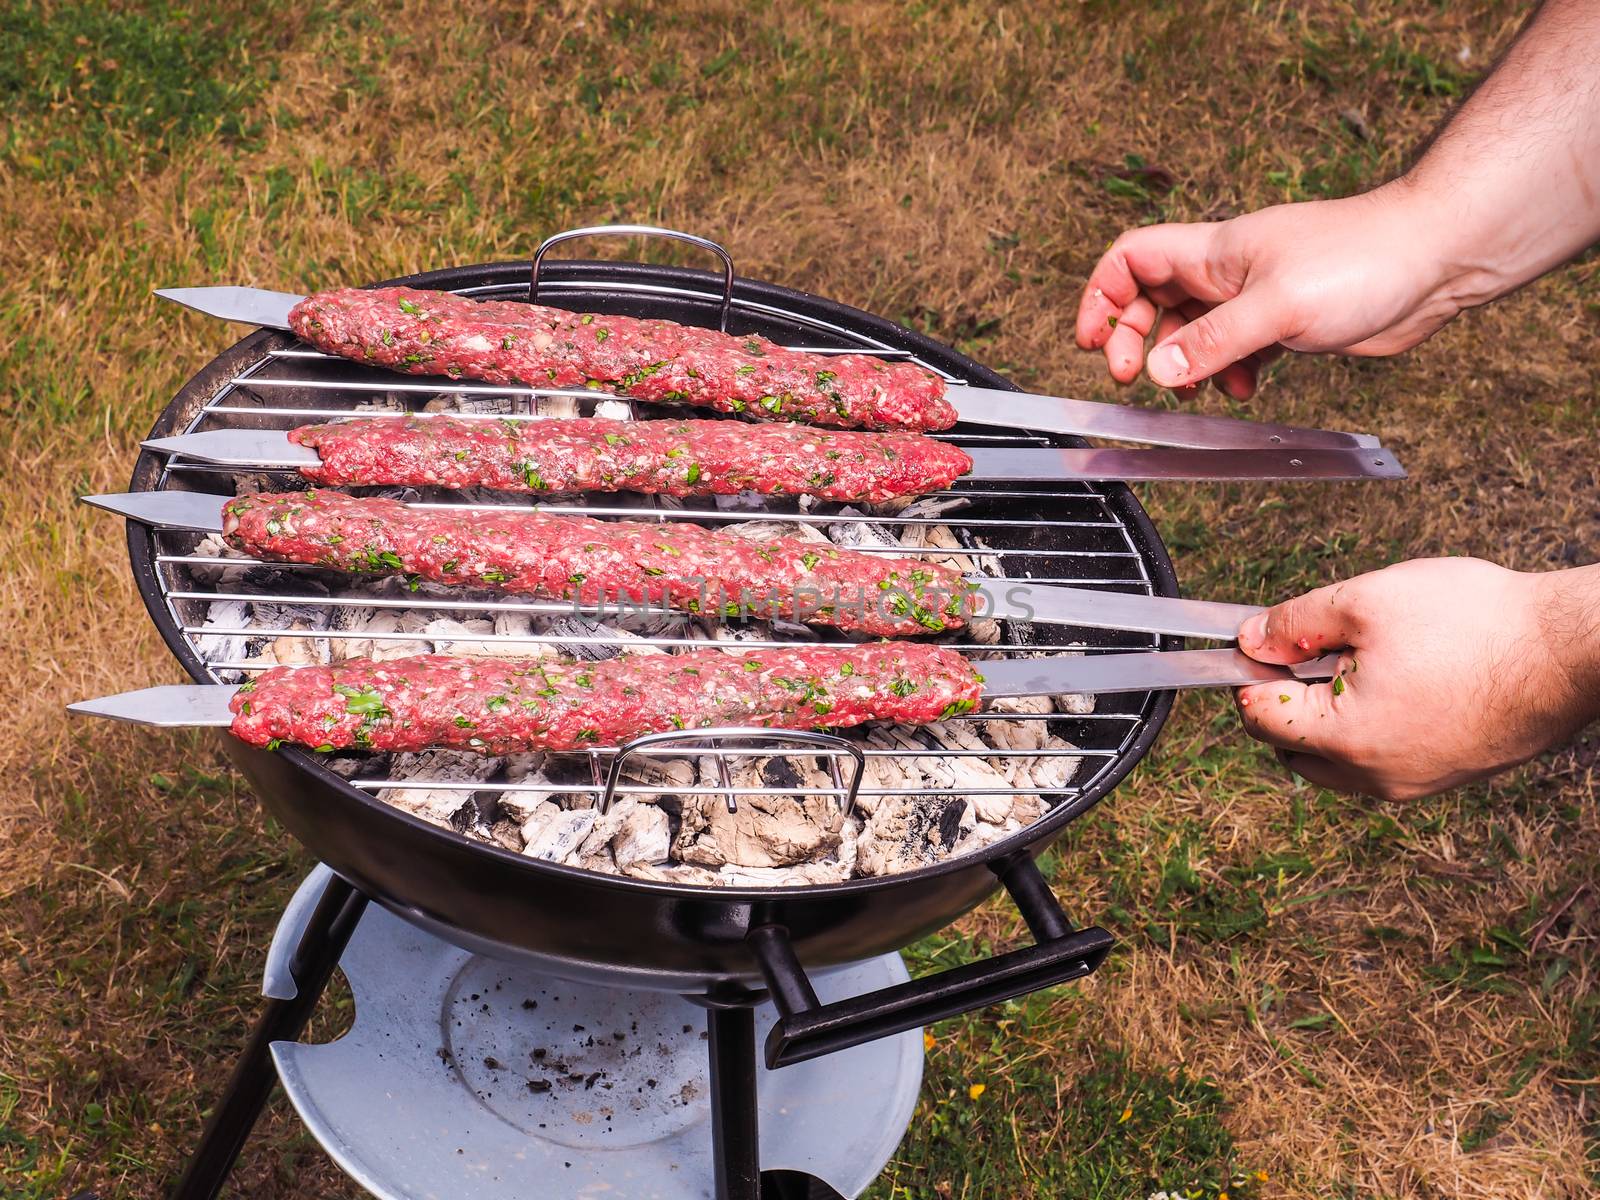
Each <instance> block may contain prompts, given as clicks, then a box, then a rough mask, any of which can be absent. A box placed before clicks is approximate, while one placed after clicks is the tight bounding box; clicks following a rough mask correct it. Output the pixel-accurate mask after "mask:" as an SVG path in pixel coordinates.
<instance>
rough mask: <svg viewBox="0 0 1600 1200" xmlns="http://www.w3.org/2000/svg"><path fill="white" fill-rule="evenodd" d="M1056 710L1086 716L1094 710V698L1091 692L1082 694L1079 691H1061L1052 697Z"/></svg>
mask: <svg viewBox="0 0 1600 1200" xmlns="http://www.w3.org/2000/svg"><path fill="white" fill-rule="evenodd" d="M1053 699H1054V700H1055V703H1056V711H1058V712H1064V713H1071V714H1072V715H1073V716H1078V717H1086V716H1088V715H1089V714H1090V713H1092V712H1094V703H1095V698H1094V696H1093V695H1092V694H1090V695H1084V694H1083V693H1081V692H1062V693H1061V694H1060V695H1058V696H1055V697H1053Z"/></svg>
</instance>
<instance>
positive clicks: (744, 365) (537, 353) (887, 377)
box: [289, 287, 956, 431]
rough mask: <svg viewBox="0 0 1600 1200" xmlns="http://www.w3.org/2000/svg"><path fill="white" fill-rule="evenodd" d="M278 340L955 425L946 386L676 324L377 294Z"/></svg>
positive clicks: (549, 382) (601, 385)
mask: <svg viewBox="0 0 1600 1200" xmlns="http://www.w3.org/2000/svg"><path fill="white" fill-rule="evenodd" d="M289 327H290V328H291V329H293V330H294V332H295V333H296V334H297V335H299V336H300V337H301V338H302V339H304V340H305V341H307V342H309V343H310V344H311V345H313V346H315V347H317V348H318V349H319V350H325V351H327V352H328V353H330V354H339V355H342V356H344V357H345V358H353V359H355V360H356V361H358V362H363V363H369V364H371V365H373V366H379V367H387V368H389V369H390V370H394V371H404V372H405V373H407V374H410V375H444V376H448V377H449V378H451V379H463V378H465V379H482V380H486V381H487V382H490V383H520V384H526V385H528V386H530V387H556V388H582V387H591V388H596V389H603V390H607V391H612V392H615V393H617V394H619V395H623V396H628V397H630V398H632V399H634V400H647V401H650V402H651V403H654V404H688V405H695V406H697V407H701V408H713V409H716V410H717V411H718V412H725V413H741V414H743V415H745V416H749V417H756V418H760V419H763V420H772V421H805V422H808V423H810V424H813V425H834V426H839V427H841V428H855V429H906V430H916V431H928V430H936V429H948V428H950V426H952V425H954V424H955V423H956V412H955V409H954V408H953V407H951V405H950V403H949V402H948V401H947V400H946V399H945V395H944V391H945V389H944V380H943V379H941V378H940V377H939V376H938V375H935V374H934V373H933V372H932V371H929V370H926V369H925V368H923V367H919V366H916V365H915V364H912V363H888V362H884V361H883V360H882V359H880V358H872V357H870V356H869V355H865V354H841V355H822V354H807V353H805V352H803V351H796V350H786V349H784V348H783V347H782V346H779V345H777V344H776V343H774V342H770V341H768V340H767V339H766V338H762V337H757V336H755V335H753V334H752V335H746V336H735V335H732V334H726V333H721V332H719V331H717V330H715V329H700V328H697V327H695V326H692V325H679V324H678V323H677V322H675V321H661V320H641V319H639V318H636V317H615V316H600V315H596V314H594V313H573V312H567V311H566V310H564V309H559V308H550V307H548V306H546V305H541V304H521V303H518V302H515V301H510V300H469V299H467V298H466V297H463V296H456V295H452V294H451V293H449V292H432V291H423V290H421V289H418V288H406V287H387V288H374V289H370V290H368V289H363V288H342V289H339V290H337V291H331V292H320V293H318V294H317V295H314V296H307V297H306V298H305V299H304V300H302V301H300V303H299V304H297V305H295V306H294V309H293V310H292V311H291V312H290V313H289Z"/></svg>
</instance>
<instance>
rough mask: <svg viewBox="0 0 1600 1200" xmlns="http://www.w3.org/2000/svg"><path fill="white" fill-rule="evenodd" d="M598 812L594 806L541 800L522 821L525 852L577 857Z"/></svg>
mask: <svg viewBox="0 0 1600 1200" xmlns="http://www.w3.org/2000/svg"><path fill="white" fill-rule="evenodd" d="M599 816H600V814H599V813H597V812H596V811H595V810H594V809H592V808H571V809H569V808H562V807H561V806H560V805H557V804H539V805H537V806H535V807H534V810H533V812H532V813H530V814H529V816H528V819H527V820H526V821H524V822H523V823H522V843H523V845H522V852H523V853H524V854H526V855H527V856H528V857H529V858H542V859H544V860H546V861H547V862H559V863H564V862H568V861H570V860H571V859H573V858H574V857H576V855H577V852H578V847H580V846H581V845H583V841H584V839H585V838H587V837H588V836H589V831H590V830H591V829H593V828H594V823H595V821H596V820H598V819H599Z"/></svg>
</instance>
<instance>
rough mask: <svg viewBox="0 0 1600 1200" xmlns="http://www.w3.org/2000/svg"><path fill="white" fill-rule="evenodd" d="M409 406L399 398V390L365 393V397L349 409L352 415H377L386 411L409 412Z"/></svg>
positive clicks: (381, 414)
mask: <svg viewBox="0 0 1600 1200" xmlns="http://www.w3.org/2000/svg"><path fill="white" fill-rule="evenodd" d="M410 411H411V406H410V405H409V404H407V403H406V401H404V400H402V399H401V398H400V393H399V392H381V393H377V394H374V393H371V392H368V393H367V399H365V400H363V401H362V402H361V403H360V404H357V405H355V406H354V407H353V408H352V409H351V410H350V415H351V416H352V417H377V416H383V415H384V414H386V413H403V412H410Z"/></svg>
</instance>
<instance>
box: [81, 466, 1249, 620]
mask: <svg viewBox="0 0 1600 1200" xmlns="http://www.w3.org/2000/svg"><path fill="white" fill-rule="evenodd" d="M230 499H231V498H230V497H226V496H215V495H212V494H211V493H209V492H177V491H159V492H129V493H121V494H109V495H97V496H85V497H83V502H84V503H85V504H90V505H93V506H94V507H96V508H101V509H104V510H105V511H107V512H110V513H115V514H116V515H118V516H121V517H126V518H128V519H130V520H134V521H139V522H141V523H143V524H146V525H150V526H153V527H156V528H161V529H191V530H195V531H197V532H202V533H219V532H221V530H222V508H223V505H225V504H227V503H228V502H229V500H230ZM463 507H466V506H463ZM478 507H479V509H480V510H482V509H484V508H489V509H491V510H492V506H478ZM966 578H967V582H968V583H970V584H972V585H973V586H974V588H976V589H977V591H978V593H979V595H980V596H981V598H982V607H981V608H978V609H977V610H976V611H975V615H976V616H979V617H993V618H996V619H1002V620H1014V621H1030V622H1039V623H1042V624H1046V625H1072V626H1077V627H1080V628H1085V629H1121V630H1127V631H1129V632H1133V633H1163V634H1175V635H1177V636H1180V637H1200V638H1211V639H1216V640H1219V641H1232V640H1233V639H1234V638H1235V637H1236V636H1237V634H1238V630H1239V626H1240V625H1241V624H1242V623H1243V622H1244V621H1245V619H1246V618H1248V617H1250V616H1253V615H1254V614H1255V613H1258V612H1260V611H1261V610H1260V608H1258V607H1256V606H1253V605H1248V604H1227V603H1220V602H1216V601H1206V600H1185V599H1179V598H1176V597H1170V596H1150V595H1145V594H1144V593H1136V592H1111V591H1099V590H1096V589H1090V588H1073V587H1061V586H1057V585H1053V584H1039V583H1032V582H1029V581H1026V580H997V579H995V578H993V577H992V576H988V575H982V574H972V575H968V576H967V577H966ZM406 603H408V604H413V605H415V604H417V603H420V602H418V601H407V602H406ZM589 611H590V612H598V615H600V616H603V617H610V618H611V619H616V618H618V617H622V616H628V615H651V614H647V613H645V614H635V613H633V611H632V609H631V607H630V608H628V609H627V610H624V608H623V606H621V605H620V604H619V605H617V606H615V607H612V608H601V609H598V610H596V609H595V608H593V606H591V607H590V608H589ZM569 612H570V615H574V616H582V615H584V613H585V609H584V607H583V606H582V605H580V604H576V603H575V604H574V605H573V606H572V608H571V609H570V610H569Z"/></svg>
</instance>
